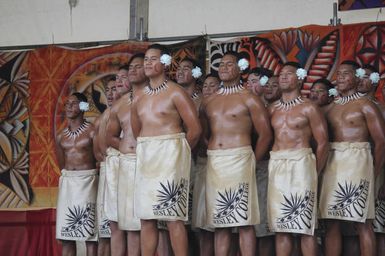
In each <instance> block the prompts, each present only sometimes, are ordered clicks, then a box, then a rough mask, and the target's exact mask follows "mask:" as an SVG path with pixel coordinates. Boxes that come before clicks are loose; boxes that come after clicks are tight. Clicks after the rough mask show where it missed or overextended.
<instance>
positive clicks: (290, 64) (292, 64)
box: [282, 61, 302, 69]
mask: <svg viewBox="0 0 385 256" xmlns="http://www.w3.org/2000/svg"><path fill="white" fill-rule="evenodd" d="M286 66H291V67H294V68H296V69H299V68H302V66H301V64H299V63H298V62H295V61H288V62H285V63H284V64H283V65H282V67H286Z"/></svg>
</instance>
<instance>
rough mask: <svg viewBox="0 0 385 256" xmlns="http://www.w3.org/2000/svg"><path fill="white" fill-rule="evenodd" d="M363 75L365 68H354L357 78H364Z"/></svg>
mask: <svg viewBox="0 0 385 256" xmlns="http://www.w3.org/2000/svg"><path fill="white" fill-rule="evenodd" d="M364 76H365V69H363V68H357V69H356V77H358V78H359V79H362V78H364Z"/></svg>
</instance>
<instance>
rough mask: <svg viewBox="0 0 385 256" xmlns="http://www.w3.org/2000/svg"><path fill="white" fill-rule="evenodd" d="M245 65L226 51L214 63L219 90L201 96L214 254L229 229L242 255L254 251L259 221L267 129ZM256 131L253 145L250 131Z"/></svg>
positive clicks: (226, 246)
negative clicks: (244, 75) (260, 165)
mask: <svg viewBox="0 0 385 256" xmlns="http://www.w3.org/2000/svg"><path fill="white" fill-rule="evenodd" d="M247 66H248V61H247V60H246V59H241V58H240V57H239V55H238V53H235V52H228V53H226V54H225V55H224V56H223V57H222V59H221V62H220V64H219V70H218V74H219V78H220V80H221V81H222V82H221V87H220V89H219V90H218V91H217V92H215V93H214V94H212V95H211V96H209V97H207V98H205V99H204V101H203V102H202V106H201V112H200V116H201V120H202V126H203V127H205V129H204V132H205V135H206V136H205V137H206V139H207V140H208V150H207V155H208V159H207V176H206V206H207V209H206V213H207V214H206V218H207V223H208V226H209V227H212V228H215V245H214V248H215V249H214V250H215V255H228V254H229V252H230V243H231V229H232V228H238V229H239V244H240V250H241V254H242V255H255V253H256V237H255V230H254V225H256V224H258V223H259V207H258V195H257V184H256V176H255V168H256V160H257V161H258V160H261V158H262V157H263V155H264V154H265V152H266V151H267V149H268V146H269V144H270V141H271V138H272V133H271V128H270V122H269V118H268V114H267V111H266V110H265V107H264V106H263V103H262V101H261V100H260V99H259V97H258V96H256V95H254V94H252V93H251V92H250V91H248V90H246V89H245V88H244V87H243V84H242V81H241V77H240V76H241V74H240V72H241V70H245V69H246V68H247ZM253 129H254V130H255V132H256V133H257V134H258V140H257V142H256V147H255V148H256V149H255V152H253V150H252V147H251V133H252V131H253Z"/></svg>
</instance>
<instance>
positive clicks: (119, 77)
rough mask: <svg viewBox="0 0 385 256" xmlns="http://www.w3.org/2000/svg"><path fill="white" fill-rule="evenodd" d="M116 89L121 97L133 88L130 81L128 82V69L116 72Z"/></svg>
mask: <svg viewBox="0 0 385 256" xmlns="http://www.w3.org/2000/svg"><path fill="white" fill-rule="evenodd" d="M115 84H116V90H117V92H118V95H119V97H120V96H122V95H123V94H125V93H126V92H128V91H129V90H130V89H131V86H130V83H129V82H128V71H127V70H125V69H120V70H119V71H118V73H117V74H116V82H115Z"/></svg>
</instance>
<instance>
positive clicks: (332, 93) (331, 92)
mask: <svg viewBox="0 0 385 256" xmlns="http://www.w3.org/2000/svg"><path fill="white" fill-rule="evenodd" d="M337 96H338V91H337V89H335V88H331V89H329V97H337Z"/></svg>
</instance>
